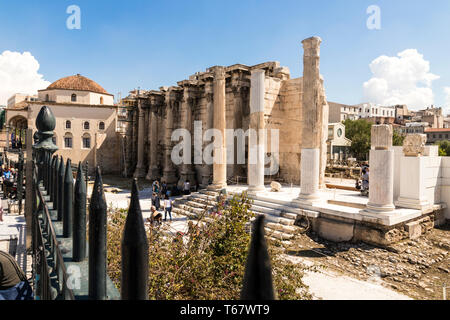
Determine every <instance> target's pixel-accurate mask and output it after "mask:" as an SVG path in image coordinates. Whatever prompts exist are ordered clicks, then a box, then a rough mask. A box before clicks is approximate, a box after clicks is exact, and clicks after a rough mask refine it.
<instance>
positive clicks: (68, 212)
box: [63, 159, 73, 238]
mask: <svg viewBox="0 0 450 320" xmlns="http://www.w3.org/2000/svg"><path fill="white" fill-rule="evenodd" d="M72 223H73V173H72V162H71V161H70V159H67V163H66V172H65V175H64V214H63V237H65V238H70V237H71V236H72Z"/></svg>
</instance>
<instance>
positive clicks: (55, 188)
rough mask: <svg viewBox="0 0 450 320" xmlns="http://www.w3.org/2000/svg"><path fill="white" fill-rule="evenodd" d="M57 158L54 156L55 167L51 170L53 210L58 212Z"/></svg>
mask: <svg viewBox="0 0 450 320" xmlns="http://www.w3.org/2000/svg"><path fill="white" fill-rule="evenodd" d="M59 162H60V161H59V157H58V156H56V159H55V167H54V168H53V186H54V187H53V195H54V199H53V210H58V200H59V181H58V170H59Z"/></svg>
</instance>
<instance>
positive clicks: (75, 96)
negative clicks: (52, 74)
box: [71, 93, 77, 102]
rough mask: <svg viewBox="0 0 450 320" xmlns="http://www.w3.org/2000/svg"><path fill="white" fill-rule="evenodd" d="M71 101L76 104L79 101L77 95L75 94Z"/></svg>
mask: <svg viewBox="0 0 450 320" xmlns="http://www.w3.org/2000/svg"><path fill="white" fill-rule="evenodd" d="M71 101H72V102H76V101H77V95H76V94H75V93H74V94H72V99H71Z"/></svg>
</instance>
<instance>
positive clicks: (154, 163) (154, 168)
mask: <svg viewBox="0 0 450 320" xmlns="http://www.w3.org/2000/svg"><path fill="white" fill-rule="evenodd" d="M149 122H150V128H149V130H150V135H149V140H150V151H149V155H148V158H149V163H148V173H147V177H146V179H147V180H155V179H158V178H159V177H160V175H159V169H158V117H157V109H156V106H152V107H151V108H150V119H149Z"/></svg>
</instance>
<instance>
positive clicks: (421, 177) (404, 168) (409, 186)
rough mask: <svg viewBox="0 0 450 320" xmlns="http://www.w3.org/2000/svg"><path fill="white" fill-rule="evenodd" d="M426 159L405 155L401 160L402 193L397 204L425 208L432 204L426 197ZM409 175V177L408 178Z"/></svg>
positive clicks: (405, 206) (404, 206)
mask: <svg viewBox="0 0 450 320" xmlns="http://www.w3.org/2000/svg"><path fill="white" fill-rule="evenodd" d="M425 169H426V168H425V159H424V158H423V157H403V158H401V160H400V172H401V173H400V177H402V178H403V179H400V195H399V197H398V200H397V201H396V202H395V205H396V206H398V207H403V208H411V209H419V210H423V209H426V208H428V207H430V206H431V204H430V203H429V201H428V200H427V197H426V186H425V176H426V175H425ZM406 177H407V178H406Z"/></svg>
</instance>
